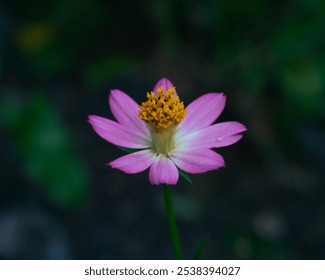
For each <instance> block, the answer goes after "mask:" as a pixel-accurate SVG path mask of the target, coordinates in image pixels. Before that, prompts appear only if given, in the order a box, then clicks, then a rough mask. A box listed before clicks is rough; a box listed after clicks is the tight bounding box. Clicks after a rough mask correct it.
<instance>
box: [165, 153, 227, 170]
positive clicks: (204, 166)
mask: <svg viewBox="0 0 325 280" xmlns="http://www.w3.org/2000/svg"><path fill="white" fill-rule="evenodd" d="M171 160H172V161H173V162H174V163H175V164H176V166H177V167H178V168H180V169H181V170H184V171H185V172H188V173H192V174H196V173H203V172H207V171H210V170H214V169H218V168H220V167H223V166H225V163H224V160H223V157H222V156H220V155H219V154H217V153H216V152H214V151H212V150H209V149H187V150H186V149H184V150H175V151H174V152H173V153H172V155H171Z"/></svg>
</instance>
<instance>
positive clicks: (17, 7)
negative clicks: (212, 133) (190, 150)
mask: <svg viewBox="0 0 325 280" xmlns="http://www.w3.org/2000/svg"><path fill="white" fill-rule="evenodd" d="M142 3H143V4H140V2H139V1H104V0H103V1H100V0H70V1H63V0H51V1H40V0H33V1H6V0H3V1H1V4H0V81H1V82H0V131H1V138H0V143H1V145H0V154H1V162H0V164H1V168H0V170H1V188H0V190H1V195H0V258H2V259H17V258H18V259H169V258H174V255H173V250H172V247H171V240H170V236H169V231H168V226H167V221H166V215H165V209H164V204H163V191H162V188H161V187H157V186H151V185H150V184H149V182H148V172H144V173H141V174H136V175H125V174H123V173H122V172H120V171H118V170H113V169H110V168H109V167H106V166H105V163H107V162H109V161H111V160H113V159H115V158H117V157H119V156H121V155H123V154H125V152H123V151H120V150H118V148H116V147H114V146H113V145H111V144H109V143H107V142H105V141H104V140H102V139H101V138H100V137H99V136H98V135H96V134H95V132H94V131H93V130H92V129H91V127H90V125H89V124H88V123H87V115H89V114H95V115H100V116H103V117H107V118H112V115H111V113H110V111H109V108H108V102H107V101H108V93H109V90H110V89H114V88H118V89H121V90H123V91H125V92H126V93H128V94H130V96H132V97H133V98H134V99H135V100H136V101H137V102H141V101H143V100H144V99H145V94H146V92H147V91H148V90H151V89H152V88H153V86H154V85H155V83H156V82H157V81H158V80H159V79H160V78H162V77H167V78H169V79H170V80H171V81H172V82H173V83H174V85H175V86H176V88H177V91H178V93H179V95H180V96H181V99H182V100H184V102H185V104H189V102H191V101H192V100H194V99H195V98H197V97H198V96H200V95H202V94H204V93H206V92H211V91H216V92H224V93H225V94H226V96H227V106H226V109H225V111H224V113H223V114H222V116H221V117H220V118H219V121H229V120H236V121H240V122H242V123H243V124H245V125H246V126H247V128H248V131H247V132H246V133H245V136H244V138H243V139H242V140H241V141H240V142H239V143H237V144H236V145H234V146H230V147H226V148H222V149H219V150H218V152H219V153H220V154H222V155H223V156H224V158H225V161H226V166H227V167H226V168H223V169H220V170H218V171H216V172H209V173H205V174H200V175H195V176H192V180H193V181H194V186H191V185H190V184H189V183H188V182H186V181H185V180H184V179H183V178H181V179H180V181H179V184H178V185H177V186H176V187H175V188H174V190H173V191H174V202H175V208H176V209H175V211H176V214H177V219H178V222H179V227H180V234H181V237H182V243H183V246H184V250H185V254H186V256H187V258H190V257H191V255H192V254H193V253H194V251H195V248H196V247H197V245H198V244H199V242H200V240H201V239H202V238H204V237H205V236H206V235H207V234H209V236H210V240H209V243H208V246H207V249H206V251H205V252H204V254H203V255H202V258H204V259H323V258H325V203H324V202H325V189H324V186H325V184H324V177H325V175H324V174H325V172H324V171H325V168H324V166H325V125H324V124H325V110H324V105H325V95H324V86H325V75H324V74H325V52H324V50H325V44H324V35H325V20H324V11H325V2H324V1H321V0H297V1H293V0H292V1H271V0H248V1H240V0H229V1H217V0H215V1H214V0H207V1H194V0H186V1H185V0H175V1H172V0H166V1H163V0H156V1H143V2H142Z"/></svg>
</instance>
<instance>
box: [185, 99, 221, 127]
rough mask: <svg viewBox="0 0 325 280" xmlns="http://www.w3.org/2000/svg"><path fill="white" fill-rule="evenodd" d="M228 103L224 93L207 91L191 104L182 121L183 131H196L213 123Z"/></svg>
mask: <svg viewBox="0 0 325 280" xmlns="http://www.w3.org/2000/svg"><path fill="white" fill-rule="evenodd" d="M225 104H226V97H225V96H224V95H223V94H222V93H207V94H204V95H202V96H201V97H199V98H197V99H195V100H194V101H193V102H192V103H191V104H189V105H188V106H187V107H186V109H187V114H186V116H185V118H184V120H183V121H182V122H181V123H180V125H179V128H180V131H181V133H186V132H191V131H195V130H198V129H201V128H204V127H207V126H209V125H210V124H212V123H213V122H214V121H215V120H216V119H217V118H218V117H219V115H220V114H221V112H222V111H223V108H224V107H225Z"/></svg>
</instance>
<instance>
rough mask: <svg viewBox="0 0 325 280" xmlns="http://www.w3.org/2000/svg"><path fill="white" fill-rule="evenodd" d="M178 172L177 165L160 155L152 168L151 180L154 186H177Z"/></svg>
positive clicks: (150, 172)
mask: <svg viewBox="0 0 325 280" xmlns="http://www.w3.org/2000/svg"><path fill="white" fill-rule="evenodd" d="M178 177H179V174H178V170H177V167H176V166H175V164H174V163H173V162H172V161H171V160H170V159H169V158H167V157H165V156H161V155H158V156H157V157H156V158H155V161H154V162H153V164H152V165H151V167H150V171H149V180H150V183H151V184H152V185H160V184H167V185H176V183H177V181H178Z"/></svg>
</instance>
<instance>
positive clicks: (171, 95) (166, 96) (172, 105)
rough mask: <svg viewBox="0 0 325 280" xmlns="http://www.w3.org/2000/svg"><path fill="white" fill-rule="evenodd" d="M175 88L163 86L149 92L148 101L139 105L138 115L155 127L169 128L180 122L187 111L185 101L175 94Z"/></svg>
mask: <svg viewBox="0 0 325 280" xmlns="http://www.w3.org/2000/svg"><path fill="white" fill-rule="evenodd" d="M175 92H176V91H175V88H174V87H170V88H169V89H168V90H166V91H165V90H164V87H163V86H160V87H159V88H158V89H157V94H156V95H155V93H154V92H152V91H151V92H150V93H149V92H148V93H147V99H148V100H147V101H146V102H142V104H141V105H139V108H140V111H139V113H138V117H139V118H140V119H142V120H144V121H145V122H147V123H149V124H152V125H153V127H154V128H157V129H160V128H168V127H170V126H171V125H177V124H178V123H180V122H181V121H182V120H183V119H184V117H185V115H186V113H187V110H185V107H184V103H183V102H181V101H180V100H179V97H178V96H175Z"/></svg>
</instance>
